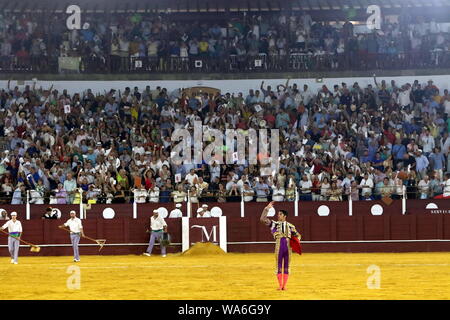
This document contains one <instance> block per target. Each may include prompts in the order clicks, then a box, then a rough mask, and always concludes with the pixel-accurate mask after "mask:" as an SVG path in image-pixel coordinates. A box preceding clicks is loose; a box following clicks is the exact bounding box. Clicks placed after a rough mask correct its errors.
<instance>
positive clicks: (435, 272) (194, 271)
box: [0, 249, 450, 300]
mask: <svg viewBox="0 0 450 320" xmlns="http://www.w3.org/2000/svg"><path fill="white" fill-rule="evenodd" d="M81 251H82V249H81ZM73 265H75V266H78V267H80V272H81V282H80V283H81V288H80V289H79V290H77V289H68V287H67V280H68V277H69V276H70V274H68V273H67V268H68V267H70V266H73ZM370 265H377V266H378V267H380V271H381V275H380V276H381V288H380V289H368V288H367V279H368V277H369V276H370V275H369V274H368V273H367V268H368V267H369V266H370ZM273 267H274V256H273V254H238V253H234V254H233V253H228V254H223V255H217V254H215V255H190V256H189V255H188V256H186V255H181V254H172V255H171V254H169V255H168V256H167V257H166V258H162V257H160V256H158V255H154V256H151V257H145V256H132V255H128V256H81V262H79V263H73V262H72V258H71V257H67V256H66V257H19V264H18V265H12V264H10V259H9V258H7V257H1V258H0V281H1V287H2V290H1V291H2V293H1V299H164V300H165V299H239V300H240V299H269V300H273V299H450V253H383V254H381V253H377V254H356V253H353V254H351V253H329V254H304V255H302V256H298V255H295V256H293V266H292V270H291V276H290V279H289V283H288V290H287V291H285V292H283V291H278V290H276V287H277V283H276V278H275V275H274V270H273Z"/></svg>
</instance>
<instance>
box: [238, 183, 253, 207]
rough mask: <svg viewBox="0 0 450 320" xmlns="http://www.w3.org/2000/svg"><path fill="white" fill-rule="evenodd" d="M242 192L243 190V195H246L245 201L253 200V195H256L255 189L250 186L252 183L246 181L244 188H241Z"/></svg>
mask: <svg viewBox="0 0 450 320" xmlns="http://www.w3.org/2000/svg"><path fill="white" fill-rule="evenodd" d="M239 181H241V180H239ZM239 181H238V182H239ZM241 192H242V195H243V196H244V202H250V201H253V197H254V196H255V191H254V190H253V189H252V188H250V184H249V183H248V182H244V188H243V189H241Z"/></svg>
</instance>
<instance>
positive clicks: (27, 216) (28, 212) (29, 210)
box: [26, 190, 31, 220]
mask: <svg viewBox="0 0 450 320" xmlns="http://www.w3.org/2000/svg"><path fill="white" fill-rule="evenodd" d="M30 216H31V207H30V190H27V205H26V218H27V220H30Z"/></svg>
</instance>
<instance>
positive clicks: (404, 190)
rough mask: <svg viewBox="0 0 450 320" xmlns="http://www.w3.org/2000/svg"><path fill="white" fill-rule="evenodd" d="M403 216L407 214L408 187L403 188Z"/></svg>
mask: <svg viewBox="0 0 450 320" xmlns="http://www.w3.org/2000/svg"><path fill="white" fill-rule="evenodd" d="M402 214H406V186H403V199H402Z"/></svg>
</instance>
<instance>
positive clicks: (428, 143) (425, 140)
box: [420, 129, 434, 157]
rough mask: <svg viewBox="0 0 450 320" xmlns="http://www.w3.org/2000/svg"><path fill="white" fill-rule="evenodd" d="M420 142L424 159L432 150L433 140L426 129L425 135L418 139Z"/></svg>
mask: <svg viewBox="0 0 450 320" xmlns="http://www.w3.org/2000/svg"><path fill="white" fill-rule="evenodd" d="M420 142H421V143H422V146H423V153H424V154H425V157H428V156H429V155H430V153H431V152H433V149H434V138H433V136H432V135H430V131H429V130H428V129H426V130H425V133H424V134H423V136H422V137H421V138H420Z"/></svg>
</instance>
